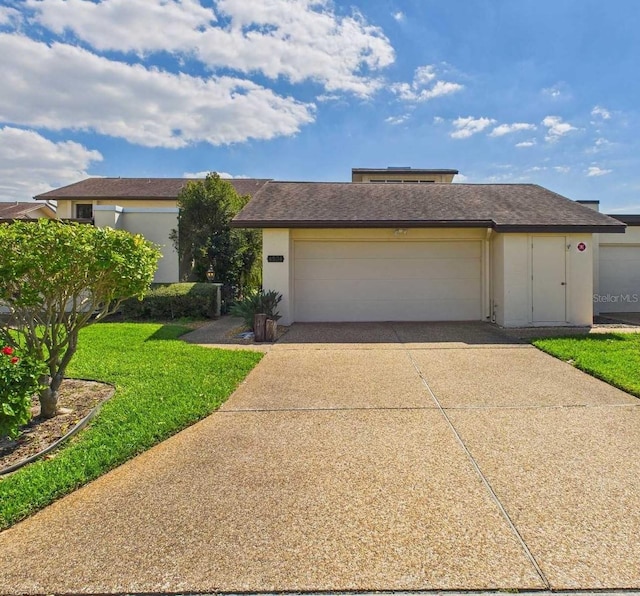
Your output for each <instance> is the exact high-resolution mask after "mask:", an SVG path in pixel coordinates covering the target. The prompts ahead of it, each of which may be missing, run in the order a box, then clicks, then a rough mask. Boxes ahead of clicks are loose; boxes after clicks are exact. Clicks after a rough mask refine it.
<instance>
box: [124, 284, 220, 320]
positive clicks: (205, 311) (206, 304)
mask: <svg viewBox="0 0 640 596" xmlns="http://www.w3.org/2000/svg"><path fill="white" fill-rule="evenodd" d="M120 312H121V314H122V315H123V316H124V318H126V319H152V320H153V319H162V320H167V319H169V320H171V319H180V318H184V317H193V318H212V317H213V316H215V312H216V288H215V286H213V285H212V284H208V283H175V284H167V285H158V286H156V287H152V288H151V290H149V292H148V293H147V295H146V296H145V297H144V298H143V299H142V300H137V299H136V298H131V299H129V300H126V301H125V302H123V303H122V305H121V308H120Z"/></svg>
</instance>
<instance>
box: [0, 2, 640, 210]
mask: <svg viewBox="0 0 640 596" xmlns="http://www.w3.org/2000/svg"><path fill="white" fill-rule="evenodd" d="M637 31H640V2H638V1H637V0H611V2H607V3H604V2H602V1H601V0H600V1H594V0H554V1H547V0H517V1H516V0H491V1H487V0H439V1H435V0H369V1H364V0H355V1H343V0H340V1H338V0H336V1H334V2H331V1H329V0H201V1H198V0H101V1H100V0H96V1H89V0H15V1H14V0H0V80H2V81H3V89H2V91H1V92H0V199H1V200H27V199H29V198H30V197H31V196H32V195H34V194H37V193H39V192H43V191H46V190H49V189H51V188H55V187H57V186H62V185H64V184H69V183H72V182H75V181H77V180H80V179H82V178H84V177H86V176H89V175H95V176H133V177H137V176H184V175H190V174H199V173H201V172H206V171H212V170H213V171H219V172H221V173H224V174H225V175H229V176H248V177H265V178H275V179H280V180H337V181H341V180H349V179H350V172H351V168H352V167H386V166H412V167H423V168H456V169H458V170H460V173H461V175H460V176H458V177H457V181H458V182H501V183H519V182H532V183H537V184H541V185H543V186H546V187H547V188H550V189H551V190H554V191H556V192H559V193H561V194H564V195H566V196H568V197H570V198H572V199H591V200H594V199H599V200H600V201H601V208H602V210H603V211H605V212H609V213H616V212H617V213H640V150H639V149H640V141H638V138H637V137H638V134H637V133H638V130H639V129H640V126H639V125H640V113H639V109H640V108H639V106H640V77H639V76H638V73H639V72H640V35H638V34H637Z"/></svg>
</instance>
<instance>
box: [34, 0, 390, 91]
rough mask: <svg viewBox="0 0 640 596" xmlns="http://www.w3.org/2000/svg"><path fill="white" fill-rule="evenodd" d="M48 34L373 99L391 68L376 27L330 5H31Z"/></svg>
mask: <svg viewBox="0 0 640 596" xmlns="http://www.w3.org/2000/svg"><path fill="white" fill-rule="evenodd" d="M27 5H28V6H29V7H31V8H32V9H33V10H34V11H35V18H36V20H37V21H38V22H39V23H40V24H41V25H43V26H44V27H47V28H49V29H50V30H51V31H53V32H55V33H57V34H62V33H64V32H65V31H72V32H73V33H74V34H75V35H76V36H77V37H78V38H80V39H82V40H83V41H85V42H86V43H88V44H90V45H91V46H93V47H94V48H95V49H97V50H100V51H107V50H110V51H112V50H115V51H120V52H134V53H136V54H137V55H139V56H145V55H148V54H150V53H154V52H165V51H166V52H170V53H173V54H179V55H182V56H184V57H188V58H195V59H197V60H199V61H200V62H202V63H203V64H204V65H205V66H207V67H208V68H210V69H217V68H225V69H231V70H235V71H238V72H241V73H244V74H248V73H254V72H260V73H262V74H263V75H265V76H267V77H269V78H271V79H277V78H278V77H285V78H287V79H289V80H290V81H291V82H293V83H299V82H302V81H305V80H313V81H317V82H319V83H320V84H322V85H323V86H324V88H325V90H327V91H338V90H340V91H348V92H352V93H355V94H357V95H360V96H369V95H371V94H372V93H374V92H375V91H376V90H378V89H379V88H380V87H381V86H382V81H381V80H380V79H379V78H378V77H376V76H374V75H373V74H372V73H375V72H376V71H379V70H380V69H382V68H384V67H386V66H388V65H389V64H391V63H392V62H393V61H394V59H395V54H394V51H393V47H392V46H391V44H390V42H389V40H388V39H387V37H386V36H385V35H384V33H383V32H382V30H381V29H380V28H379V27H375V26H372V25H370V24H368V23H367V22H366V20H365V19H364V17H363V16H362V15H361V14H360V13H358V12H353V13H352V14H350V15H347V16H341V15H339V14H337V13H336V11H335V9H334V7H333V3H331V2H330V1H329V0H297V1H295V2H294V1H291V0H217V1H216V2H215V3H214V7H213V8H207V7H204V6H202V5H201V4H200V3H199V2H198V1H197V0H101V1H99V2H86V1H84V0H27Z"/></svg>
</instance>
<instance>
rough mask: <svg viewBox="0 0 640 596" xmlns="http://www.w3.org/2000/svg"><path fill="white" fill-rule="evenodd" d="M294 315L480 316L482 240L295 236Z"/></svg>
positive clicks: (354, 317) (371, 317)
mask: <svg viewBox="0 0 640 596" xmlns="http://www.w3.org/2000/svg"><path fill="white" fill-rule="evenodd" d="M294 254H295V264H294V288H293V289H294V305H295V306H294V308H295V319H296V320H297V321H446V320H479V319H481V318H482V298H481V297H482V275H481V272H482V245H481V242H479V241H460V242H454V241H433V242H412V241H404V242H403V241H398V240H394V241H389V242H359V241H354V242H345V241H335V242H331V241H325V242H313V241H298V242H296V243H295V246H294Z"/></svg>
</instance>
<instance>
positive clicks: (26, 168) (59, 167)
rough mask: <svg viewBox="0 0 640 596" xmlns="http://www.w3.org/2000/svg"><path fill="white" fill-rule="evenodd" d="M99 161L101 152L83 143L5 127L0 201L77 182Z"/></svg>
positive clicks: (0, 130) (1, 136) (21, 198)
mask: <svg viewBox="0 0 640 596" xmlns="http://www.w3.org/2000/svg"><path fill="white" fill-rule="evenodd" d="M98 161H102V155H101V154H100V153H99V152H98V151H93V150H90V149H87V148H86V147H84V146H82V145H80V144H79V143H75V142H73V141H61V142H58V143H54V142H53V141H50V140H49V139H46V138H45V137H43V136H42V135H40V134H38V133H37V132H34V131H32V130H23V129H20V128H14V127H10V126H5V127H3V128H0V200H12V201H27V200H29V199H31V197H33V196H34V195H37V194H40V193H43V192H47V191H48V190H51V189H53V188H55V187H58V186H64V185H66V184H70V183H72V182H77V181H78V179H80V178H86V177H87V176H88V174H87V169H88V168H89V166H90V165H91V164H92V163H94V162H98Z"/></svg>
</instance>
